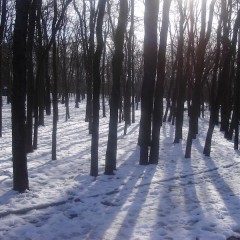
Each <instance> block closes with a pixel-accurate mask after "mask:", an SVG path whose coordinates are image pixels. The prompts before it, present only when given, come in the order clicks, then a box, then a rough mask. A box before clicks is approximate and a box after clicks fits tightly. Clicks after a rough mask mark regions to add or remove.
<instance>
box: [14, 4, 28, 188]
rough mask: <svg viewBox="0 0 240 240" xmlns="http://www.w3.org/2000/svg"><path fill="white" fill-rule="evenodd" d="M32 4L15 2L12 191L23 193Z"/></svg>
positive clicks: (25, 177) (24, 186)
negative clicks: (27, 51) (28, 46)
mask: <svg viewBox="0 0 240 240" xmlns="http://www.w3.org/2000/svg"><path fill="white" fill-rule="evenodd" d="M28 5H29V1H27V0H17V1H16V19H15V27H14V35H13V83H12V154H13V159H12V160H13V189H14V190H16V191H19V192H24V191H25V190H27V189H29V182H28V171H27V154H26V147H25V142H26V141H25V140H26V135H25V116H26V114H25V100H26V38H27V23H28V7H29V6H28Z"/></svg>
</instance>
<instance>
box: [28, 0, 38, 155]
mask: <svg viewBox="0 0 240 240" xmlns="http://www.w3.org/2000/svg"><path fill="white" fill-rule="evenodd" d="M36 9H37V2H36V0H34V1H33V2H32V4H31V6H30V11H29V19H31V21H29V25H28V41H27V122H26V151H27V152H28V153H29V152H32V151H33V145H32V144H33V143H32V140H33V139H32V134H33V131H32V130H33V116H32V114H33V103H34V72H33V43H34V32H35V21H36Z"/></svg>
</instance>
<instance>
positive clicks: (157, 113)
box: [149, 0, 171, 164]
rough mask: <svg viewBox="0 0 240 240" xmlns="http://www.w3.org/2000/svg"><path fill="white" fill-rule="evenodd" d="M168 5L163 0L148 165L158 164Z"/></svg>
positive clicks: (168, 0)
mask: <svg viewBox="0 0 240 240" xmlns="http://www.w3.org/2000/svg"><path fill="white" fill-rule="evenodd" d="M170 5H171V0H165V1H164V2H163V18H162V19H163V20H162V28H161V32H160V44H159V52H158V66H157V83H156V88H155V95H154V97H155V101H154V110H153V127H152V144H151V150H150V157H149V163H150V164H157V163H158V155H159V138H160V128H161V126H162V117H163V94H164V80H165V66H166V47H167V35H168V24H169V10H170Z"/></svg>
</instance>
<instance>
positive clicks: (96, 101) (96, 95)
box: [90, 0, 106, 177]
mask: <svg viewBox="0 0 240 240" xmlns="http://www.w3.org/2000/svg"><path fill="white" fill-rule="evenodd" d="M105 5H106V0H99V3H98V19H97V26H96V36H97V49H96V52H95V54H94V58H93V124H92V145H91V169H90V175H91V176H94V177H96V176H98V141H99V107H100V89H101V74H100V63H101V55H102V51H103V47H104V46H103V36H102V26H103V17H104V12H105Z"/></svg>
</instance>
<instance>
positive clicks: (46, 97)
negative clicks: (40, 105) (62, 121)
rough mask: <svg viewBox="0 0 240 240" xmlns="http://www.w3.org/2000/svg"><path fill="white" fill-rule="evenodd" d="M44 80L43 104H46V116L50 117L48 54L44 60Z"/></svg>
mask: <svg viewBox="0 0 240 240" xmlns="http://www.w3.org/2000/svg"><path fill="white" fill-rule="evenodd" d="M44 72H45V80H46V91H45V92H46V95H45V104H46V115H51V85H50V76H49V53H48V52H47V54H46V58H45V67H44Z"/></svg>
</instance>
